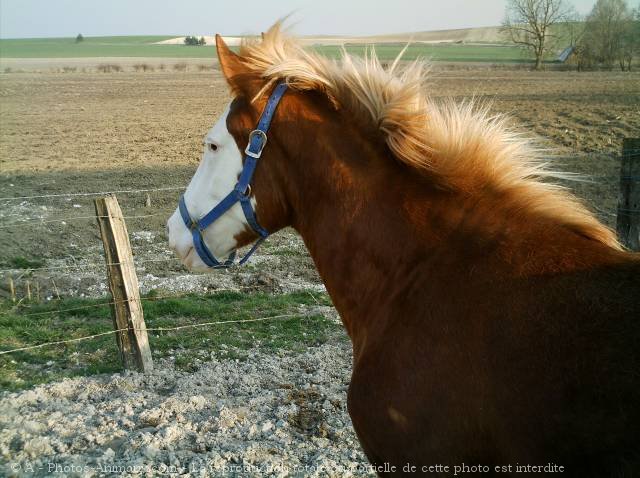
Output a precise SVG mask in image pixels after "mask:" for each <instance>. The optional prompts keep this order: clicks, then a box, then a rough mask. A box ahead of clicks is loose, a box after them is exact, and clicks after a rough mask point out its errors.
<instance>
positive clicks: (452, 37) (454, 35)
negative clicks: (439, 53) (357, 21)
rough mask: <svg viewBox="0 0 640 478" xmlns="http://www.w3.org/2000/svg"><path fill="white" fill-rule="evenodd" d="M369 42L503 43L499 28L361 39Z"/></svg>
mask: <svg viewBox="0 0 640 478" xmlns="http://www.w3.org/2000/svg"><path fill="white" fill-rule="evenodd" d="M363 39H364V40H366V41H369V42H381V43H386V42H406V41H409V40H413V41H414V42H425V43H456V42H457V43H504V41H505V40H504V37H503V36H502V35H501V34H500V27H480V28H459V29H455V30H434V31H428V32H414V33H398V34H392V35H375V36H371V37H364V38H363Z"/></svg>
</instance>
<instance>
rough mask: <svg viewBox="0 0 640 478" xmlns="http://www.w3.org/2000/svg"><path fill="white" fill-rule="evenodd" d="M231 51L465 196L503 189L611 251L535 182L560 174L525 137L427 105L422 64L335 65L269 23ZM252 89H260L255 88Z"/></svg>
mask: <svg viewBox="0 0 640 478" xmlns="http://www.w3.org/2000/svg"><path fill="white" fill-rule="evenodd" d="M240 56H241V57H242V61H243V63H244V64H245V65H246V66H247V67H248V68H249V69H250V70H251V71H252V72H254V73H256V74H258V75H259V76H261V77H262V78H264V79H266V80H268V81H267V84H266V85H265V87H264V89H263V91H262V92H264V91H265V90H266V89H268V88H269V86H270V85H271V84H272V83H273V82H274V81H277V80H280V79H284V80H286V81H287V82H288V84H289V86H290V87H291V88H294V89H296V90H302V91H304V90H313V91H319V92H322V93H324V94H325V95H326V96H327V98H328V99H329V100H330V101H331V103H332V104H333V105H334V107H335V108H336V109H342V110H345V111H348V112H349V114H350V115H352V116H354V117H355V119H357V120H358V121H360V122H361V123H362V124H365V125H369V126H370V127H372V128H375V130H377V131H379V132H380V133H381V134H383V135H384V138H385V141H386V144H387V145H388V147H389V149H390V150H391V152H392V153H393V155H394V156H395V158H396V159H397V160H398V161H400V162H402V163H405V164H407V165H409V166H411V167H413V168H416V169H417V170H419V171H422V172H426V173H429V174H430V175H431V176H433V177H434V178H436V179H437V180H438V181H439V182H440V183H441V184H442V185H444V186H445V187H449V188H455V189H458V190H460V191H462V192H464V193H466V194H475V193H477V192H480V191H483V190H485V191H486V190H490V189H493V190H494V191H504V192H507V191H513V192H515V193H516V194H513V197H518V198H519V199H520V200H521V201H523V204H524V205H526V209H527V210H529V211H532V212H535V213H542V214H544V215H546V216H551V217H553V218H555V219H557V220H559V221H560V222H562V223H563V224H566V225H567V226H568V227H570V228H572V229H574V230H575V231H577V232H578V233H579V234H582V235H584V236H586V237H589V238H591V239H594V240H596V241H599V242H601V243H603V244H607V245H609V246H611V247H614V248H616V249H621V246H620V245H619V243H618V241H617V239H616V236H615V234H614V233H613V232H612V231H611V230H610V229H609V228H607V227H606V226H604V225H603V224H602V223H600V222H599V221H598V220H597V219H596V218H595V217H594V216H593V214H591V213H590V212H589V211H588V210H587V209H586V208H585V207H584V206H583V205H582V204H581V203H580V202H579V201H578V200H577V199H576V198H575V197H574V196H573V195H572V194H570V193H569V192H567V191H566V190H565V189H563V188H562V187H560V186H558V185H556V184H552V183H549V182H548V181H544V180H545V179H547V180H548V179H549V178H555V179H558V178H560V179H567V178H569V177H570V175H569V174H563V173H559V172H554V171H552V170H550V169H549V167H548V163H546V162H545V161H544V160H542V159H541V158H540V155H539V152H538V151H537V150H536V148H534V147H533V146H532V143H531V141H530V140H528V139H526V138H524V137H522V136H521V135H520V134H518V133H516V132H514V131H513V130H511V129H510V128H509V127H508V124H507V123H508V118H507V117H505V116H504V115H491V114H490V113H489V111H488V108H487V107H486V106H485V107H476V106H475V105H474V104H473V102H471V101H466V102H463V103H461V104H456V103H454V102H452V101H444V102H439V103H436V102H435V101H433V100H432V99H430V98H429V97H428V95H427V94H426V93H425V90H426V88H425V80H426V77H427V70H428V68H427V64H426V63H425V62H424V61H420V60H416V61H414V62H412V63H409V64H408V65H401V64H400V62H399V59H400V56H398V58H397V59H396V60H395V61H394V62H393V63H392V64H391V65H390V66H389V67H387V68H385V67H384V66H382V65H381V63H380V61H379V60H378V58H377V57H376V55H375V53H373V51H372V52H371V53H369V54H367V55H365V57H364V58H360V57H354V56H351V55H348V54H347V53H346V52H343V57H342V59H341V61H340V62H337V61H334V60H331V59H328V58H326V57H324V56H321V55H319V54H317V53H315V52H312V51H310V50H308V49H304V48H303V47H302V46H301V44H300V43H299V42H297V41H296V40H295V39H293V38H291V37H289V36H287V35H285V34H284V33H283V31H282V29H281V25H280V23H276V24H275V25H274V26H273V27H271V28H270V29H269V31H268V32H266V33H265V34H264V35H263V36H262V39H249V40H245V41H244V42H243V44H242V46H241V50H240ZM262 92H261V93H262Z"/></svg>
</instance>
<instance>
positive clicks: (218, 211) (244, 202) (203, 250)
mask: <svg viewBox="0 0 640 478" xmlns="http://www.w3.org/2000/svg"><path fill="white" fill-rule="evenodd" d="M286 90H287V85H286V83H278V85H277V86H276V87H275V88H274V90H273V92H272V93H271V96H270V97H269V100H268V101H267V104H266V106H265V107H264V110H263V111H262V115H261V116H260V120H259V121H258V125H257V126H256V129H254V130H253V131H252V132H251V133H250V134H249V141H248V144H247V148H246V149H245V150H244V154H245V156H244V166H243V168H242V172H241V173H240V177H239V178H238V182H237V183H236V185H235V187H234V188H233V190H232V191H231V192H230V193H229V194H227V195H226V196H225V198H224V199H222V201H220V202H219V203H218V204H216V205H215V206H214V207H213V209H211V210H210V211H209V212H208V213H207V214H205V215H204V216H203V217H202V218H200V219H198V220H195V219H192V218H191V215H190V214H189V210H188V209H187V204H186V203H185V201H184V194H183V195H182V196H181V197H180V203H179V209H180V215H181V216H182V220H183V221H184V224H185V226H187V227H188V228H189V229H190V230H191V236H192V237H193V246H194V247H195V250H196V252H197V253H198V255H199V256H200V259H202V262H204V263H205V264H206V265H207V266H209V267H212V268H226V267H230V266H231V265H233V261H234V259H235V257H236V253H235V251H234V252H232V253H231V254H230V255H229V257H228V258H227V259H226V260H225V261H224V262H221V261H219V260H218V259H216V257H215V256H214V255H213V253H212V252H211V251H210V250H209V248H208V247H207V244H206V243H205V242H204V237H203V236H202V232H203V231H204V230H205V229H206V228H207V227H209V226H210V225H211V224H213V223H214V222H216V221H217V220H218V219H220V217H221V216H222V215H223V214H224V213H225V212H227V211H228V210H229V209H231V207H233V205H235V204H236V203H237V202H239V203H240V206H241V207H242V212H244V217H245V218H246V219H247V223H249V225H250V226H251V228H252V229H253V230H254V231H255V233H256V234H258V236H260V238H259V239H258V240H257V241H256V243H255V244H254V245H253V246H252V247H251V249H250V250H249V252H247V254H246V255H245V256H244V257H243V258H242V259H241V260H240V262H238V265H242V264H244V263H245V262H247V260H248V259H249V257H251V254H253V253H254V252H255V251H256V249H257V248H258V246H259V245H260V244H261V243H262V241H264V240H265V239H266V238H267V237H268V236H269V232H268V231H267V230H266V229H265V228H263V227H262V226H260V224H258V220H257V218H256V213H255V211H254V210H253V206H252V205H251V179H252V178H253V173H254V172H255V170H256V166H257V165H258V159H260V156H261V155H262V150H263V149H264V147H265V145H266V144H267V131H269V125H270V124H271V119H272V118H273V114H274V113H275V111H276V108H277V107H278V103H279V102H280V99H281V98H282V96H283V95H284V94H285V92H286Z"/></svg>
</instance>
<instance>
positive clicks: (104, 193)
mask: <svg viewBox="0 0 640 478" xmlns="http://www.w3.org/2000/svg"><path fill="white" fill-rule="evenodd" d="M184 189H185V187H184V186H182V187H167V188H153V189H121V190H115V191H99V192H89V193H60V194H42V195H38V196H7V197H0V201H17V200H24V199H45V198H46V199H51V198H62V197H83V196H96V197H97V196H108V195H110V194H138V193H148V192H155V191H180V190H184Z"/></svg>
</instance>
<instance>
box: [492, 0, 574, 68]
mask: <svg viewBox="0 0 640 478" xmlns="http://www.w3.org/2000/svg"><path fill="white" fill-rule="evenodd" d="M569 13H570V8H569V5H568V4H567V3H566V2H565V0H507V9H506V15H505V19H504V21H503V22H502V31H503V32H504V34H505V35H507V37H508V38H509V39H510V40H511V41H512V42H513V43H515V44H516V45H521V46H523V47H525V48H527V49H529V50H530V51H531V52H532V53H533V54H534V56H535V59H536V66H535V68H536V70H539V69H541V68H542V61H543V59H544V55H545V53H546V52H547V51H548V50H549V48H550V47H551V44H550V43H551V42H550V40H551V39H552V37H554V36H555V35H554V34H553V33H552V27H553V26H554V25H556V24H558V23H561V22H563V21H565V17H566V16H567V14H569Z"/></svg>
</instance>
